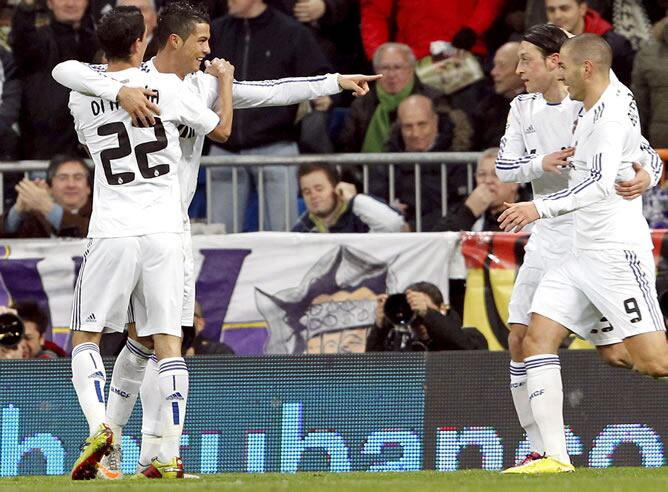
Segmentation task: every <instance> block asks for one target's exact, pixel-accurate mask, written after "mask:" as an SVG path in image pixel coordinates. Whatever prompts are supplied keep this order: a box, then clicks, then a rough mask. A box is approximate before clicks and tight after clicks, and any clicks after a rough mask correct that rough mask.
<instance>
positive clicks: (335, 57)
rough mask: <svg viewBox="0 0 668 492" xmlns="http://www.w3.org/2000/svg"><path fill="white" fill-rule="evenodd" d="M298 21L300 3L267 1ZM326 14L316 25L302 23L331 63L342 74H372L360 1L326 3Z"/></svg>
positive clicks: (342, 0)
mask: <svg viewBox="0 0 668 492" xmlns="http://www.w3.org/2000/svg"><path fill="white" fill-rule="evenodd" d="M265 2H266V3H267V4H268V5H271V6H273V7H276V8H277V9H279V10H281V11H282V12H283V13H285V14H287V15H289V16H290V17H293V18H294V14H293V11H294V8H295V4H296V3H297V0H265ZM324 2H325V5H326V10H325V14H324V15H323V16H322V17H321V18H320V19H318V20H317V21H315V22H310V23H301V24H302V25H304V26H305V27H306V28H308V29H309V30H310V31H311V33H312V34H313V36H314V37H315V39H316V40H317V41H318V44H319V45H320V48H322V51H323V52H324V53H325V55H326V56H327V58H328V59H329V62H330V63H331V64H332V66H333V67H334V69H335V70H336V71H337V72H339V73H368V70H370V66H369V64H368V62H367V59H366V56H364V50H363V48H362V36H361V34H360V12H359V0H324Z"/></svg>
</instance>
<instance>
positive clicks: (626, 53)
mask: <svg viewBox="0 0 668 492" xmlns="http://www.w3.org/2000/svg"><path fill="white" fill-rule="evenodd" d="M545 13H546V15H547V20H548V22H550V23H552V24H555V25H557V26H559V27H561V28H562V29H565V30H566V31H568V32H570V33H573V34H582V33H583V32H590V33H592V34H598V35H599V36H601V37H602V38H603V39H605V40H606V41H607V42H608V44H609V45H610V47H611V48H612V70H613V71H614V72H615V75H617V77H618V78H619V80H620V81H621V82H622V83H623V84H625V85H627V86H628V85H629V84H630V83H631V70H632V68H633V58H634V56H635V52H634V51H633V48H632V47H631V43H630V42H629V40H628V39H626V38H625V37H624V36H622V35H621V34H617V33H616V32H614V31H613V26H612V24H610V23H609V22H608V21H606V20H605V19H604V18H603V17H601V14H599V13H598V12H596V11H595V10H594V9H591V8H589V5H587V2H586V0H545Z"/></svg>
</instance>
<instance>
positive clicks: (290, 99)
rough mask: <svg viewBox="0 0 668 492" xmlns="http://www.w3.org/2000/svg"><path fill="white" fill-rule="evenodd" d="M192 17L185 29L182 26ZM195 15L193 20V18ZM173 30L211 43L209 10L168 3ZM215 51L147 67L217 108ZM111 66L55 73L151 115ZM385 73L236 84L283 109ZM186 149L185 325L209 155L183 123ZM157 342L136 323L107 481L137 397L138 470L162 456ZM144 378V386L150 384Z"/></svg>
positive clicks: (240, 95) (113, 420) (173, 56)
mask: <svg viewBox="0 0 668 492" xmlns="http://www.w3.org/2000/svg"><path fill="white" fill-rule="evenodd" d="M184 19H185V20H186V22H185V26H184V27H186V28H188V29H190V31H188V30H187V29H186V31H184V30H183V27H180V24H183V20H184ZM188 19H191V20H193V22H190V23H188V22H187V20H188ZM160 29H162V31H164V32H165V33H167V32H169V33H174V32H178V33H179V37H181V38H182V39H185V40H186V44H187V40H188V39H190V38H191V37H194V39H198V40H200V39H201V40H202V41H204V40H206V41H208V37H209V25H208V17H207V16H206V13H205V12H202V11H199V10H197V9H194V8H193V7H192V6H190V5H188V4H187V2H175V3H172V4H169V5H168V6H167V7H165V8H164V9H163V10H162V11H161V14H160V18H159V20H158V30H160ZM208 53H209V47H208V43H205V42H202V43H200V44H198V45H197V49H196V50H195V51H193V52H188V50H186V47H185V46H183V45H179V46H174V45H172V44H171V43H166V44H164V45H163V46H161V47H160V49H159V52H158V55H157V56H156V57H155V58H153V59H152V60H151V61H149V62H147V63H145V64H143V65H142V69H143V70H147V71H149V72H151V71H158V72H165V73H169V72H172V73H176V74H178V75H179V76H180V77H182V78H184V80H185V81H186V83H188V84H189V85H190V87H191V89H192V90H193V91H194V92H195V93H196V94H198V96H199V97H200V98H201V99H202V100H203V101H204V102H205V104H206V105H207V106H209V107H211V108H215V107H216V105H217V104H218V96H217V91H218V82H217V78H216V77H214V76H211V75H207V74H204V73H202V72H199V71H198V68H199V64H200V62H201V59H202V58H203V57H204V56H205V55H207V54H208ZM221 67H223V66H222V65H221V62H220V61H219V60H214V61H213V62H212V63H211V64H210V65H209V66H208V68H207V71H208V72H209V73H214V74H215V73H217V72H218V71H219V70H220V69H221ZM102 70H103V67H96V70H93V69H91V68H90V67H89V66H87V65H85V64H82V63H80V62H77V61H74V60H70V61H67V62H63V63H61V64H59V65H58V66H56V67H55V68H54V70H53V76H54V78H55V79H56V80H57V81H58V82H60V83H61V84H63V85H65V86H67V87H69V88H70V89H72V90H77V91H80V92H83V93H89V94H95V95H97V96H99V97H102V98H106V99H110V100H113V101H116V100H117V98H118V101H119V103H120V104H121V105H122V106H123V107H125V108H126V109H127V110H128V111H129V112H131V113H132V114H133V115H135V116H137V119H140V120H142V121H143V120H144V119H147V120H149V119H151V118H152V115H151V114H150V112H147V110H148V109H150V108H151V105H150V102H148V101H147V100H146V98H145V97H144V93H143V92H142V90H141V89H131V88H129V87H127V86H124V85H123V84H121V83H119V82H118V81H116V80H114V79H111V78H108V77H106V76H105V75H104V73H102ZM377 78H378V76H364V75H339V74H327V75H322V76H316V77H303V78H289V79H279V80H273V81H257V82H237V81H235V82H234V85H233V105H234V108H236V109H241V108H250V107H260V106H278V105H288V104H295V103H298V102H301V101H304V100H309V99H313V98H315V97H319V96H323V95H331V94H335V93H338V92H340V91H341V90H343V89H346V90H351V91H353V92H354V95H356V96H362V95H364V94H366V93H367V92H368V82H369V81H372V80H376V79H377ZM181 137H182V138H181V139H180V143H181V148H182V151H183V158H184V162H185V165H183V166H181V167H180V174H179V180H180V182H181V192H182V214H183V224H184V230H185V231H186V233H185V234H184V254H185V258H186V261H185V265H186V267H185V289H184V302H183V319H182V325H183V326H184V327H188V326H192V324H193V318H194V304H195V280H196V279H195V272H194V260H193V257H192V246H191V240H190V234H189V230H190V221H189V218H188V214H187V211H188V207H189V205H190V202H191V200H192V197H193V195H194V192H195V187H196V180H197V172H198V169H199V159H200V156H201V152H202V146H203V143H204V138H203V137H201V136H198V135H195V134H194V133H193V132H192V131H190V130H189V129H188V128H182V132H181ZM151 349H152V345H151V342H150V340H145V339H139V340H138V339H137V336H136V333H135V332H134V327H133V326H132V325H131V326H130V339H129V340H128V342H127V344H126V347H125V348H124V349H123V350H122V351H121V353H120V354H119V356H118V358H117V360H116V365H115V366H114V372H113V376H112V381H111V386H110V392H109V402H108V404H107V423H108V424H109V425H110V427H111V428H112V430H113V431H114V434H115V435H116V436H119V438H118V439H116V441H115V444H114V451H113V452H112V454H111V455H110V456H109V460H108V461H107V462H105V465H107V466H100V472H101V473H99V476H100V477H101V478H112V479H113V478H119V477H120V473H119V469H120V435H121V432H122V428H123V426H124V425H125V424H126V423H127V421H128V419H129V417H130V414H131V412H132V409H133V408H134V404H135V401H136V398H137V394H138V393H139V392H140V386H141V394H142V399H141V401H142V410H143V411H142V417H143V422H142V447H141V452H140V460H139V461H140V464H139V467H138V469H139V470H140V471H141V470H144V469H145V468H146V467H147V465H148V464H149V463H150V461H151V458H152V457H153V456H155V452H156V450H157V449H158V448H159V447H160V443H161V436H162V430H161V424H160V421H159V419H158V418H157V417H158V416H159V415H160V405H159V403H160V402H159V400H158V399H156V398H155V397H154V396H153V397H152V396H151V393H154V392H155V378H156V377H157V365H156V362H155V356H152V355H151V354H152V350H151ZM142 380H143V384H142Z"/></svg>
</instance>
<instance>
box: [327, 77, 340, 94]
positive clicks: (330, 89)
mask: <svg viewBox="0 0 668 492" xmlns="http://www.w3.org/2000/svg"><path fill="white" fill-rule="evenodd" d="M339 75H341V74H339V73H328V74H327V82H326V84H325V91H326V92H327V94H338V93H340V92H343V87H341V86H340V85H339Z"/></svg>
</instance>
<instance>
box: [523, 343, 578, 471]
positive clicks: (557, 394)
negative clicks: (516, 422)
mask: <svg viewBox="0 0 668 492" xmlns="http://www.w3.org/2000/svg"><path fill="white" fill-rule="evenodd" d="M524 363H525V364H526V370H527V392H528V394H529V401H530V402H531V411H532V412H533V417H534V419H535V421H536V423H537V424H538V428H539V429H540V434H541V437H542V438H543V445H544V446H545V454H546V455H547V456H551V457H553V458H556V459H558V460H559V461H561V462H562V463H570V462H571V460H570V458H569V456H568V451H567V449H566V435H565V433H564V392H563V387H562V382H561V364H560V363H559V356H558V355H554V354H540V355H534V356H531V357H527V358H526V359H524Z"/></svg>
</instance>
